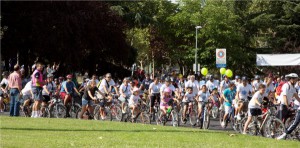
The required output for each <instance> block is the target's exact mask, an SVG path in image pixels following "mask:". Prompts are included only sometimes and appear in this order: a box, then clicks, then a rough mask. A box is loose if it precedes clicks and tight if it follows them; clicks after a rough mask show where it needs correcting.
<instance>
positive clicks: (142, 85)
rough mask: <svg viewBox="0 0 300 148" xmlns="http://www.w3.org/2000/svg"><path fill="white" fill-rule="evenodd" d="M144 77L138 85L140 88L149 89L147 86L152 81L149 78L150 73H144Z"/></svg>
mask: <svg viewBox="0 0 300 148" xmlns="http://www.w3.org/2000/svg"><path fill="white" fill-rule="evenodd" d="M145 77H146V78H145V79H144V80H143V81H142V83H141V86H140V90H147V91H148V90H149V86H150V84H151V83H152V80H151V79H150V75H149V74H146V75H145Z"/></svg>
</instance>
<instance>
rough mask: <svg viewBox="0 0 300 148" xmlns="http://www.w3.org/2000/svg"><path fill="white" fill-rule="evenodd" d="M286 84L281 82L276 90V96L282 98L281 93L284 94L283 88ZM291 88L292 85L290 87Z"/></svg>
mask: <svg viewBox="0 0 300 148" xmlns="http://www.w3.org/2000/svg"><path fill="white" fill-rule="evenodd" d="M285 83H286V82H280V83H279V85H278V86H277V88H276V95H277V96H280V94H281V92H282V86H283V85H284V84H285ZM289 86H290V85H289Z"/></svg>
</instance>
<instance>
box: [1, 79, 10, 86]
mask: <svg viewBox="0 0 300 148" xmlns="http://www.w3.org/2000/svg"><path fill="white" fill-rule="evenodd" d="M2 84H5V85H6V86H7V85H8V80H7V79H6V78H3V79H2V81H1V83H0V85H2Z"/></svg>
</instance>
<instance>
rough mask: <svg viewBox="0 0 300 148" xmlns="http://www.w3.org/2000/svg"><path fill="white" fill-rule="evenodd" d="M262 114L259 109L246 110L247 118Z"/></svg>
mask: <svg viewBox="0 0 300 148" xmlns="http://www.w3.org/2000/svg"><path fill="white" fill-rule="evenodd" d="M261 114H262V111H261V109H260V108H249V109H248V116H259V115H261Z"/></svg>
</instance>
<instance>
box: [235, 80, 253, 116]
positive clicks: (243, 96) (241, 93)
mask: <svg viewBox="0 0 300 148" xmlns="http://www.w3.org/2000/svg"><path fill="white" fill-rule="evenodd" d="M236 91H237V93H236V100H235V104H234V107H235V116H234V117H235V118H237V120H241V111H242V110H248V101H249V100H248V98H249V97H250V94H252V93H253V88H252V86H251V85H250V84H249V83H248V81H247V77H245V76H243V77H242V83H241V84H239V85H238V86H237V89H236Z"/></svg>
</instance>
